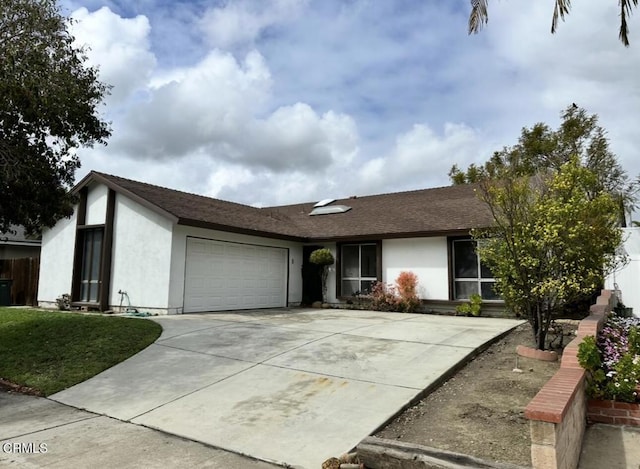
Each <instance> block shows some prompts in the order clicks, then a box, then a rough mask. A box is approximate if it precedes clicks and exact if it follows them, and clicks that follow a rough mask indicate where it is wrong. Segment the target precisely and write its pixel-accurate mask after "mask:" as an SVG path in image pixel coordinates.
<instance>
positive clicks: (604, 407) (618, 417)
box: [587, 399, 640, 426]
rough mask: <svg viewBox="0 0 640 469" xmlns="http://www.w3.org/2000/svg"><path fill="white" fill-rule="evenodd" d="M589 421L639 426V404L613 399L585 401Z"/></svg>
mask: <svg viewBox="0 0 640 469" xmlns="http://www.w3.org/2000/svg"><path fill="white" fill-rule="evenodd" d="M587 420H588V422H589V423H609V424H612V425H634V426H640V404H629V403H626V402H615V401H598V400H592V399H590V400H588V401H587Z"/></svg>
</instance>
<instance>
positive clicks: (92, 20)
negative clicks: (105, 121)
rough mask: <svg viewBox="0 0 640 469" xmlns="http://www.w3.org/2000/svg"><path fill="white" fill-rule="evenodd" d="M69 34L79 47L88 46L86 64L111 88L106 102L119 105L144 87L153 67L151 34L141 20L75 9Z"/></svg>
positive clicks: (104, 12) (108, 12)
mask: <svg viewBox="0 0 640 469" xmlns="http://www.w3.org/2000/svg"><path fill="white" fill-rule="evenodd" d="M71 16H72V18H74V19H75V20H76V22H74V23H72V28H71V32H72V34H73V35H74V36H75V39H76V43H77V44H79V45H89V49H88V50H87V56H88V59H89V63H90V64H91V65H94V66H98V68H99V75H100V80H101V81H103V82H105V83H107V84H109V85H112V86H113V88H112V90H111V97H110V98H109V99H110V101H112V102H113V101H115V102H120V101H122V100H124V99H125V98H127V97H128V96H130V95H131V93H133V92H134V91H136V90H138V89H140V88H141V87H144V86H145V85H146V83H147V81H148V80H149V77H150V76H151V73H152V72H153V69H154V67H155V65H156V59H155V56H154V55H153V53H152V52H151V51H150V44H149V40H148V35H149V32H150V30H151V26H150V25H149V21H148V19H147V18H146V17H145V16H142V15H139V16H136V17H135V18H121V17H120V16H118V15H116V14H115V13H113V12H112V11H111V10H110V9H109V8H107V7H102V8H100V9H99V10H97V11H94V12H92V13H90V12H89V11H88V10H87V9H86V8H84V7H83V8H79V9H77V10H75V11H74V12H73V13H72V15H71Z"/></svg>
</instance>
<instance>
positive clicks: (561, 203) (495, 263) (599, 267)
mask: <svg viewBox="0 0 640 469" xmlns="http://www.w3.org/2000/svg"><path fill="white" fill-rule="evenodd" d="M511 170H512V167H504V168H502V169H500V170H499V171H498V172H499V174H498V175H499V177H497V178H495V179H488V178H487V179H483V180H482V181H481V182H480V183H479V188H480V189H479V191H478V192H479V196H480V198H481V199H482V200H483V201H484V202H485V203H486V204H487V205H488V207H489V208H490V210H491V213H492V216H493V222H494V223H493V226H492V227H491V228H488V229H484V230H477V231H475V232H474V233H473V237H474V238H475V239H476V240H477V243H478V253H479V255H480V258H481V259H482V260H483V262H484V263H486V265H487V266H488V267H489V268H490V269H491V271H492V272H493V274H494V276H495V277H496V285H495V288H496V290H497V292H498V293H499V294H500V295H501V296H502V298H503V299H504V301H505V304H506V306H507V307H508V308H509V309H510V310H512V311H514V312H516V313H519V314H520V315H522V317H524V318H526V319H527V320H528V321H529V322H530V324H531V326H532V328H533V332H534V335H535V340H536V345H537V347H538V348H539V349H542V350H544V348H545V343H546V336H547V332H548V329H549V324H550V322H551V320H552V319H553V318H554V317H555V316H557V315H558V314H559V313H561V312H562V310H563V308H564V307H565V305H567V304H568V303H570V302H573V301H576V300H579V299H581V298H583V297H584V296H585V295H588V294H590V293H592V292H593V291H594V290H595V289H597V288H599V287H600V285H601V284H602V281H603V278H604V275H605V274H606V273H608V272H609V271H611V269H613V268H614V267H615V266H616V263H617V262H619V261H620V259H619V257H618V256H616V249H617V247H618V246H619V245H620V242H621V236H622V233H621V229H620V228H619V224H618V218H617V216H616V213H615V212H616V208H617V202H616V200H615V199H614V198H613V197H612V196H611V195H610V194H609V193H608V192H607V191H605V190H600V191H598V192H597V193H594V192H593V188H594V187H595V186H596V185H597V178H598V175H597V174H596V173H595V172H593V171H592V170H590V169H589V168H586V167H585V166H584V165H582V163H581V162H580V160H579V159H578V158H577V157H573V158H571V159H570V160H569V161H567V162H565V163H563V164H561V165H560V166H559V167H558V168H557V169H553V170H552V169H549V170H546V171H539V172H538V173H537V174H536V175H535V176H526V175H524V176H523V175H520V174H517V173H516V174H514V173H512V171H511Z"/></svg>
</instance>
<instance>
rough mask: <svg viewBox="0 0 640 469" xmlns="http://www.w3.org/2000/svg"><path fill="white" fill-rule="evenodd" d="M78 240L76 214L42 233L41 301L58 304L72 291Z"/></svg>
mask: <svg viewBox="0 0 640 469" xmlns="http://www.w3.org/2000/svg"><path fill="white" fill-rule="evenodd" d="M75 242H76V214H75V212H74V214H73V216H72V217H71V218H63V219H62V220H60V221H58V223H56V225H55V226H54V227H53V228H50V229H47V230H45V231H44V232H43V233H42V249H41V251H40V276H39V277H40V278H39V280H38V304H39V305H40V306H41V307H45V308H52V307H56V298H59V297H60V296H61V295H62V294H63V293H68V294H70V293H71V275H72V272H73V248H74V245H75Z"/></svg>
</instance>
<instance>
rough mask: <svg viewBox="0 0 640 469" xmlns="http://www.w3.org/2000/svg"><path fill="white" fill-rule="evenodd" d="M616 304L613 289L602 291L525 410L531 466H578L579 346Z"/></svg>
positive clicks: (582, 389)
mask: <svg viewBox="0 0 640 469" xmlns="http://www.w3.org/2000/svg"><path fill="white" fill-rule="evenodd" d="M615 304H616V297H615V295H613V292H612V291H610V290H602V293H601V294H600V296H599V297H598V299H597V300H596V304H594V305H592V306H591V308H590V309H589V311H590V314H589V316H588V317H586V318H585V319H583V320H582V321H580V325H579V326H578V331H577V334H576V338H575V339H573V340H572V341H571V342H570V343H569V344H568V345H567V346H566V347H565V349H564V352H563V354H562V362H561V364H560V370H558V372H557V373H556V374H555V375H554V376H553V377H552V378H551V379H550V380H549V381H548V382H547V384H545V385H544V387H543V388H542V389H541V390H540V392H539V393H538V394H537V395H536V396H535V397H534V398H533V400H532V401H531V402H530V403H529V405H527V407H526V409H525V413H524V415H525V417H527V418H528V419H529V420H530V428H531V462H532V463H533V467H534V469H575V468H576V467H577V466H578V460H579V459H580V450H581V448H582V437H583V436H584V431H585V427H586V425H587V398H586V383H585V372H584V370H583V369H582V367H581V366H580V365H579V364H578V346H579V345H580V342H582V339H584V338H585V337H586V336H589V335H592V336H597V335H598V332H600V330H601V329H602V326H603V324H604V322H605V320H606V318H607V316H608V315H609V313H610V312H611V311H612V309H613V306H614V305H615ZM611 410H613V408H612V409H611ZM627 411H628V410H625V412H627ZM620 418H622V416H620ZM624 418H629V416H628V415H626V416H625V417H624Z"/></svg>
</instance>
